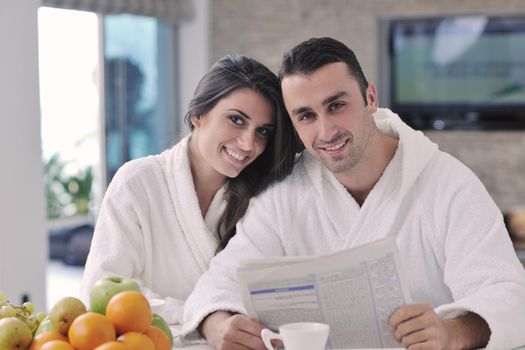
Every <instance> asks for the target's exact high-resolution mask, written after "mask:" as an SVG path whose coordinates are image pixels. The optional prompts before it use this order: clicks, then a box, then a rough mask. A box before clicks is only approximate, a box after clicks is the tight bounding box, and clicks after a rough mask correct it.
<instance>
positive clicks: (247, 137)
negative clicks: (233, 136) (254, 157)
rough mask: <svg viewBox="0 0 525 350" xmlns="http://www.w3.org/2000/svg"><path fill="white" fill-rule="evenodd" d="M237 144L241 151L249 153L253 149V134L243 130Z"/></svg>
mask: <svg viewBox="0 0 525 350" xmlns="http://www.w3.org/2000/svg"><path fill="white" fill-rule="evenodd" d="M237 142H239V146H240V147H241V148H242V150H243V151H251V150H253V148H254V147H255V133H254V132H253V131H250V130H245V131H243V132H242V133H241V135H240V136H239V137H238V139H237Z"/></svg>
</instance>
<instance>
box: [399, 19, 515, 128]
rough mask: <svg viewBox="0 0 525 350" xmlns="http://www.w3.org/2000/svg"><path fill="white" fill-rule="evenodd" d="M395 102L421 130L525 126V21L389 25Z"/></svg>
mask: <svg viewBox="0 0 525 350" xmlns="http://www.w3.org/2000/svg"><path fill="white" fill-rule="evenodd" d="M390 45H391V46H390V48H391V63H390V64H391V77H392V79H391V89H390V91H391V96H390V99H391V104H392V108H393V109H394V110H395V111H397V112H398V113H400V114H401V115H402V116H403V117H404V118H405V119H406V120H407V121H408V122H409V123H410V124H413V126H416V127H420V128H432V127H434V128H447V127H450V128H457V127H459V128H468V127H470V128H479V129H485V128H516V127H520V128H523V127H525V116H524V109H525V17H487V16H459V17H447V18H424V19H400V20H393V21H391V23H390Z"/></svg>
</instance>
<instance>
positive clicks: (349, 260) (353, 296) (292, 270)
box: [237, 237, 412, 349]
mask: <svg viewBox="0 0 525 350" xmlns="http://www.w3.org/2000/svg"><path fill="white" fill-rule="evenodd" d="M237 275H238V277H239V282H240V286H241V290H242V297H243V301H244V304H245V306H246V309H247V311H248V315H249V316H250V317H251V318H252V319H255V320H257V321H258V322H260V323H262V324H264V325H265V326H266V327H268V328H271V329H274V330H277V329H278V328H279V326H280V325H282V324H284V323H289V322H302V321H312V322H324V323H328V324H329V325H330V335H329V338H328V342H327V348H328V349H352V348H391V347H399V343H397V342H396V340H395V339H394V337H393V334H392V332H391V330H390V327H389V326H388V319H389V317H390V315H391V314H392V312H393V311H394V310H395V309H396V308H397V307H399V306H401V305H404V304H409V303H411V302H412V301H411V297H410V293H409V290H408V287H407V282H406V277H405V275H404V272H403V270H402V268H401V262H400V257H399V252H398V250H397V247H396V244H395V239H394V238H391V237H389V238H385V239H383V240H380V241H376V242H372V243H370V244H366V245H363V246H360V247H357V248H352V249H346V250H342V251H338V252H335V253H331V254H327V255H318V256H309V257H278V258H267V259H258V260H245V261H242V262H241V264H240V266H239V268H238V269H237Z"/></svg>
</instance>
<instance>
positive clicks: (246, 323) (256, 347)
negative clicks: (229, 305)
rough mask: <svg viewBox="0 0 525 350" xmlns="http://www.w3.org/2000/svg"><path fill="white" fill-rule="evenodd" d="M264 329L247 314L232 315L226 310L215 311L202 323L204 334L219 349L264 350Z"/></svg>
mask: <svg viewBox="0 0 525 350" xmlns="http://www.w3.org/2000/svg"><path fill="white" fill-rule="evenodd" d="M262 329H263V327H262V326H261V325H260V324H259V323H257V322H255V321H252V320H251V319H249V318H248V317H247V316H244V315H233V316H232V315H231V314H230V313H228V312H225V311H217V312H214V313H212V314H210V315H209V316H208V317H206V319H204V321H203V322H202V323H201V333H202V335H203V336H204V337H205V338H206V340H207V341H208V343H209V344H210V345H212V346H213V348H214V349H217V350H224V349H228V350H229V349H231V350H237V349H243V350H245V349H253V350H264V349H265V347H264V344H263V341H262V339H261V330H262Z"/></svg>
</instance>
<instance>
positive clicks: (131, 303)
mask: <svg viewBox="0 0 525 350" xmlns="http://www.w3.org/2000/svg"><path fill="white" fill-rule="evenodd" d="M106 317H107V318H108V319H109V320H110V321H111V322H112V323H113V325H114V326H115V329H116V330H117V332H118V333H119V334H124V333H127V332H140V333H142V332H145V331H146V329H148V327H149V326H150V324H151V320H152V318H153V314H152V313H151V308H150V306H149V302H148V299H146V297H145V296H144V295H143V294H142V293H140V292H137V291H134V290H127V291H124V292H120V293H117V294H115V295H114V296H113V297H112V298H111V299H109V302H108V306H107V307H106Z"/></svg>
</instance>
